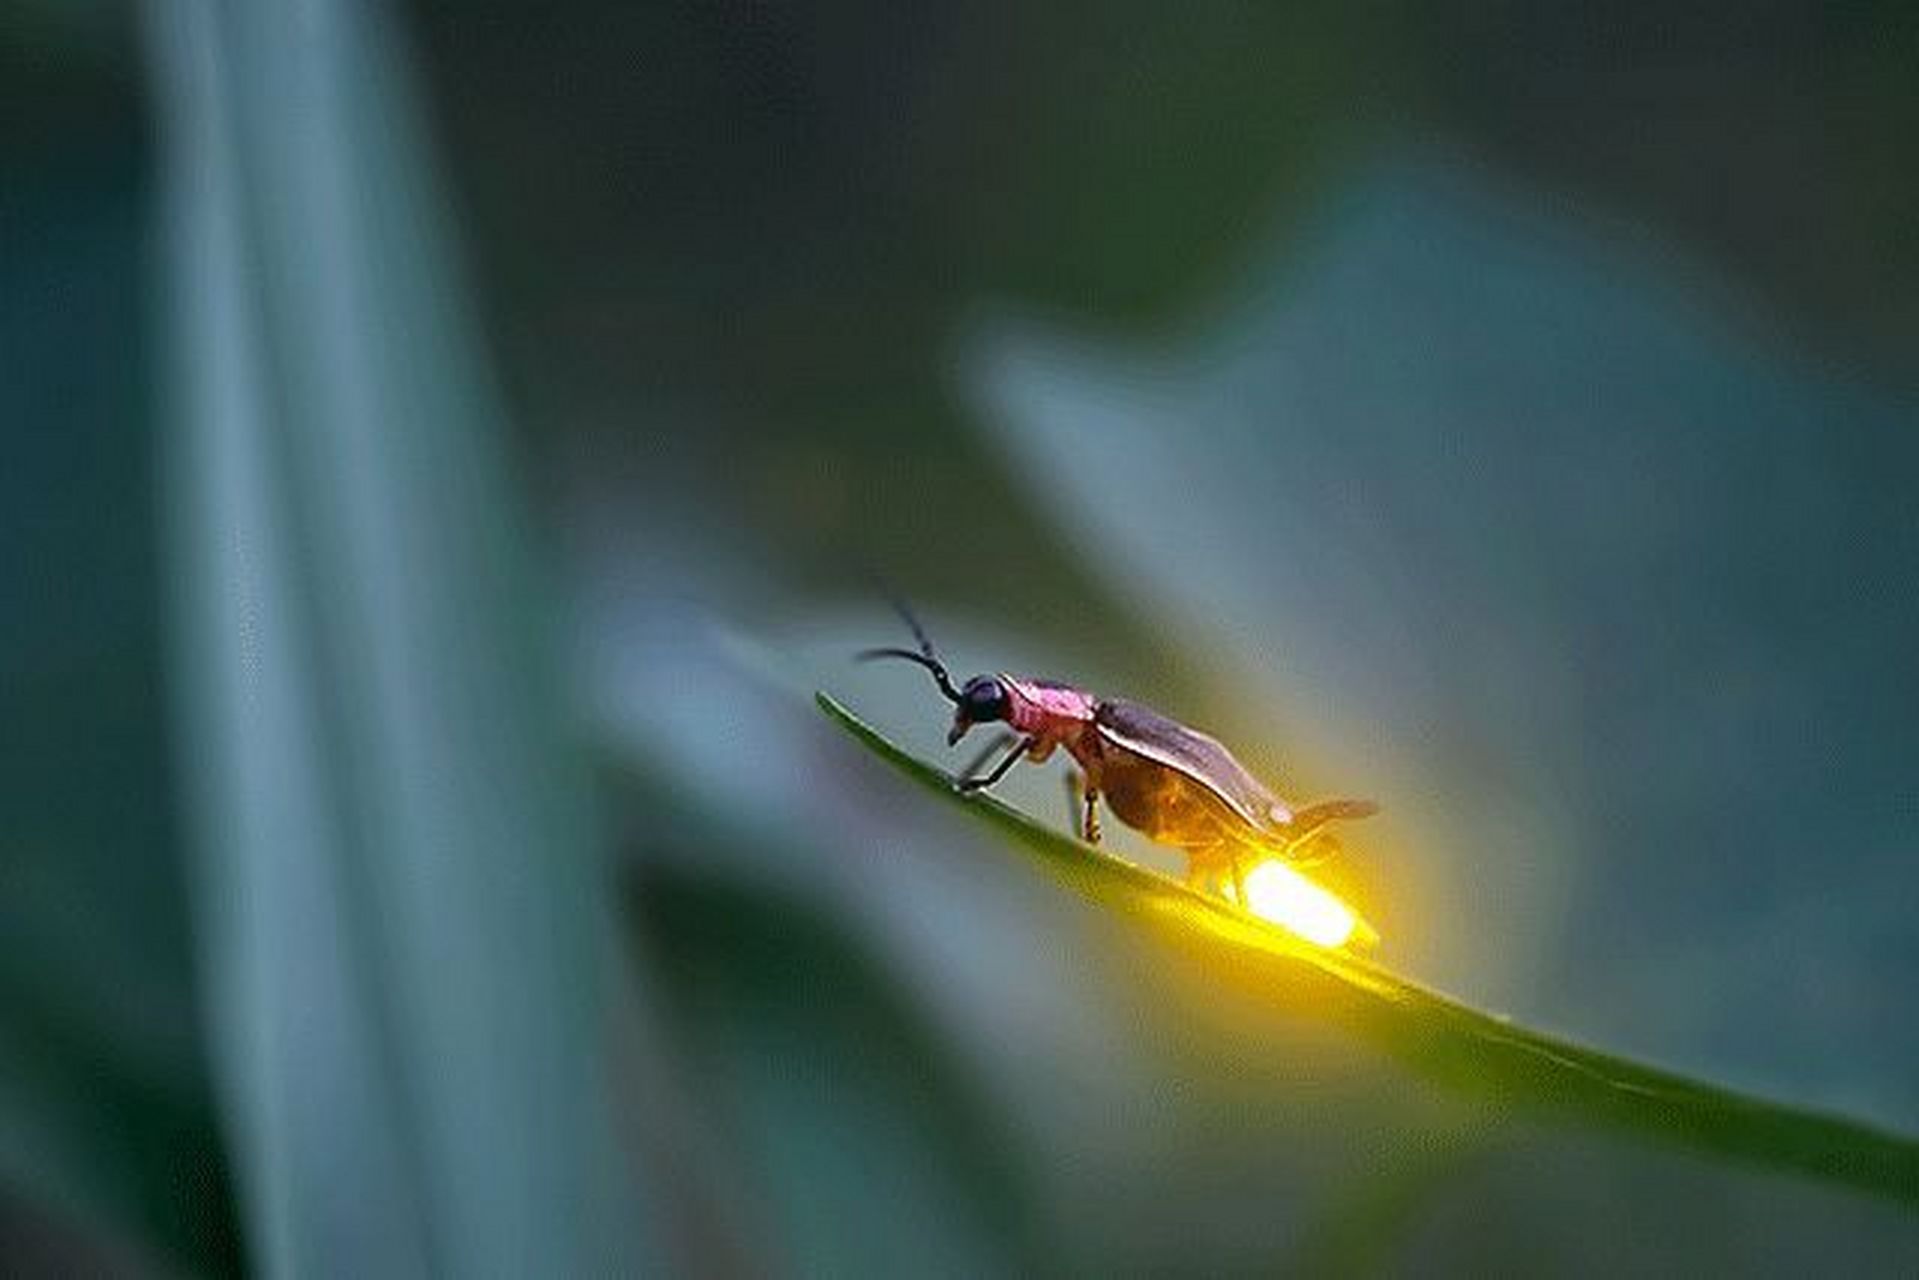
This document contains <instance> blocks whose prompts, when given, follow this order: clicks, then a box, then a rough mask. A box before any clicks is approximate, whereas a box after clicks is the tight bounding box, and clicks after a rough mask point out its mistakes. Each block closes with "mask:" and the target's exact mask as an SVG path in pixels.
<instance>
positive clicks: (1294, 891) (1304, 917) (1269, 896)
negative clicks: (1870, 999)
mask: <svg viewBox="0 0 1919 1280" xmlns="http://www.w3.org/2000/svg"><path fill="white" fill-rule="evenodd" d="M1246 907H1247V909H1248V910H1250V911H1251V912H1252V913H1253V914H1254V915H1256V916H1258V917H1259V918H1260V919H1262V920H1270V921H1272V922H1273V923H1274V924H1276V925H1278V926H1279V927H1280V928H1282V929H1286V930H1289V931H1291V932H1293V933H1296V934H1298V935H1299V936H1300V937H1302V938H1304V939H1306V941H1308V942H1310V943H1312V944H1314V945H1315V946H1320V947H1343V946H1345V945H1346V944H1347V943H1348V942H1350V941H1353V940H1354V936H1355V935H1358V936H1359V940H1361V941H1372V939H1373V936H1374V935H1373V933H1372V930H1371V929H1370V928H1368V927H1367V926H1366V925H1365V923H1364V922H1363V921H1362V920H1360V918H1359V913H1358V912H1356V911H1354V910H1353V909H1352V908H1351V907H1349V906H1347V905H1346V904H1345V903H1343V902H1341V901H1340V900H1339V899H1338V898H1337V897H1336V896H1334V894H1333V893H1332V891H1331V890H1329V889H1327V888H1325V887H1324V886H1322V885H1318V884H1315V883H1313V882H1312V881H1311V880H1308V879H1307V878H1306V877H1305V876H1303V875H1301V874H1300V873H1299V872H1297V871H1295V870H1293V868H1291V867H1289V866H1287V865H1286V864H1285V863H1283V862H1262V863H1260V864H1259V865H1258V866H1256V867H1254V868H1253V869H1252V870H1251V871H1250V872H1248V873H1247V876H1246Z"/></svg>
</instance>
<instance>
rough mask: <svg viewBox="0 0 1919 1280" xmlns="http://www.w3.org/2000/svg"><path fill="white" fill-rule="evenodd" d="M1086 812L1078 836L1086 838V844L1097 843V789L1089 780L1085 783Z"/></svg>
mask: <svg viewBox="0 0 1919 1280" xmlns="http://www.w3.org/2000/svg"><path fill="white" fill-rule="evenodd" d="M1085 801H1086V812H1085V818H1084V821H1083V822H1082V824H1081V828H1080V834H1081V835H1083V836H1085V837H1086V843H1087V844H1098V843H1099V787H1098V786H1097V785H1096V784H1095V783H1093V782H1092V781H1091V780H1090V779H1089V780H1088V781H1087V783H1086V795H1085Z"/></svg>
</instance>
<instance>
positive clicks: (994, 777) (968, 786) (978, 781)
mask: <svg viewBox="0 0 1919 1280" xmlns="http://www.w3.org/2000/svg"><path fill="white" fill-rule="evenodd" d="M1035 741H1036V739H1033V738H1021V739H1020V740H1019V741H1018V742H1015V743H1014V744H1013V749H1012V750H1011V751H1009V752H1007V753H1006V758H1005V759H1004V760H1002V761H1000V762H999V763H998V764H997V765H995V766H994V767H993V771H992V772H991V773H989V774H987V775H986V776H985V777H984V778H961V779H960V780H959V781H958V782H956V783H955V784H954V786H956V787H958V788H959V789H960V790H961V791H984V790H985V789H986V788H987V787H990V786H992V785H993V784H994V783H995V782H998V781H999V780H1000V779H1001V778H1004V777H1005V776H1006V771H1007V770H1008V769H1011V768H1012V767H1013V766H1014V765H1016V764H1018V763H1019V758H1020V757H1021V756H1023V755H1025V754H1026V753H1027V752H1028V751H1031V750H1032V749H1033V743H1034V742H1035Z"/></svg>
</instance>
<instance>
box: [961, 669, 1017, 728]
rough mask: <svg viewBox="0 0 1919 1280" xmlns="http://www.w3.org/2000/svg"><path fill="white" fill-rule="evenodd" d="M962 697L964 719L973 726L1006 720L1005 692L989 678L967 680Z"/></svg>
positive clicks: (980, 677)
mask: <svg viewBox="0 0 1919 1280" xmlns="http://www.w3.org/2000/svg"><path fill="white" fill-rule="evenodd" d="M962 697H963V698H964V699H965V702H966V718H967V719H968V720H971V721H972V722H973V723H975V724H981V723H984V722H986V721H989V720H1004V719H1005V718H1006V690H1005V688H1004V687H1003V686H1002V685H1001V684H1000V682H999V681H997V680H995V679H993V677H991V676H976V677H974V678H973V679H971V680H968V681H967V682H966V688H965V690H964V691H963V693H962Z"/></svg>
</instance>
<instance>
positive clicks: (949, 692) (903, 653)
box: [855, 649, 960, 706]
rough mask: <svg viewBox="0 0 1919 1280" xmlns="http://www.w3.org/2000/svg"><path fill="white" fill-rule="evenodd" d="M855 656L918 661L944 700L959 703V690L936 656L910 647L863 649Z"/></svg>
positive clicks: (861, 658) (869, 658)
mask: <svg viewBox="0 0 1919 1280" xmlns="http://www.w3.org/2000/svg"><path fill="white" fill-rule="evenodd" d="M855 656H857V657H858V658H859V660H860V661H861V662H870V661H872V660H873V659H874V658H904V659H906V660H907V661H908V662H913V663H918V664H919V665H920V666H922V667H925V668H926V669H927V670H928V671H930V672H932V673H933V683H934V684H936V685H938V686H939V687H940V692H941V693H943V694H945V695H946V700H947V701H948V702H951V703H953V704H954V705H955V706H957V705H958V704H959V700H960V695H959V690H958V689H955V688H954V687H953V677H951V676H949V675H947V674H946V666H945V664H944V663H942V662H941V661H940V660H939V659H938V658H929V657H927V656H926V655H925V654H923V653H915V652H913V651H912V650H911V649H865V650H862V651H861V652H860V653H859V654H857V655H855Z"/></svg>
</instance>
